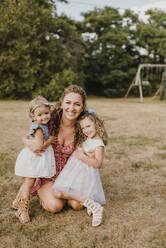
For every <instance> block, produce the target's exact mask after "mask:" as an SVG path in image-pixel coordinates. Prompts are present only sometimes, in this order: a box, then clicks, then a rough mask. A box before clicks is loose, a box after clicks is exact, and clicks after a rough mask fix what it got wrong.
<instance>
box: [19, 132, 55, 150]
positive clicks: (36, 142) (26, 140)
mask: <svg viewBox="0 0 166 248" xmlns="http://www.w3.org/2000/svg"><path fill="white" fill-rule="evenodd" d="M38 130H40V131H41V133H42V130H41V129H37V131H38ZM37 131H36V132H35V138H34V139H30V136H29V135H26V136H25V137H23V144H24V145H25V146H27V147H28V148H29V149H30V150H31V151H32V152H34V153H40V152H43V151H45V149H46V148H47V147H48V146H49V145H50V144H54V143H56V137H55V136H50V137H49V139H48V140H46V141H44V140H43V138H42V140H41V139H40V138H41V137H38V133H37ZM41 133H40V134H41ZM40 134H39V136H40ZM42 134H43V133H42Z"/></svg>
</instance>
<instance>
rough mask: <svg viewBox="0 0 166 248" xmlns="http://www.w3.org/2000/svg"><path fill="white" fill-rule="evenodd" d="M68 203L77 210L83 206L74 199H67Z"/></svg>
mask: <svg viewBox="0 0 166 248" xmlns="http://www.w3.org/2000/svg"><path fill="white" fill-rule="evenodd" d="M68 205H69V206H70V207H72V208H73V209H74V210H77V211H78V210H80V209H82V208H83V206H82V205H81V204H80V203H79V202H78V201H75V200H68Z"/></svg>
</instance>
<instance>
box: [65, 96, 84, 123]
mask: <svg viewBox="0 0 166 248" xmlns="http://www.w3.org/2000/svg"><path fill="white" fill-rule="evenodd" d="M61 108H62V110H63V117H65V118H66V119H68V120H76V119H77V118H78V116H79V115H80V113H81V112H82V110H83V101H82V96H81V95H80V94H78V93H73V92H71V93H68V94H66V95H65V97H64V99H63V101H62V105H61Z"/></svg>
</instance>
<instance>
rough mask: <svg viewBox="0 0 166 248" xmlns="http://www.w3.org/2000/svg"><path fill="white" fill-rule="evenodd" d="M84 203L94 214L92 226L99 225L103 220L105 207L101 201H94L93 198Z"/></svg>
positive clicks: (88, 210)
mask: <svg viewBox="0 0 166 248" xmlns="http://www.w3.org/2000/svg"><path fill="white" fill-rule="evenodd" d="M83 205H84V207H86V208H87V212H88V213H92V214H93V220H92V226H99V225H100V224H101V222H102V217H103V207H102V206H101V205H100V204H99V203H97V202H94V201H93V200H91V199H86V200H85V201H84V202H83ZM90 211H91V212H90Z"/></svg>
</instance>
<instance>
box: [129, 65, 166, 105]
mask: <svg viewBox="0 0 166 248" xmlns="http://www.w3.org/2000/svg"><path fill="white" fill-rule="evenodd" d="M145 67H147V68H148V69H150V68H159V69H162V68H163V69H164V72H163V73H162V80H161V85H160V88H159V89H158V90H157V92H156V93H155V95H154V97H153V98H155V97H156V96H157V95H159V94H160V99H164V97H165V98H166V64H140V65H139V66H138V70H137V73H136V76H135V77H134V79H133V81H132V83H131V84H130V86H129V88H128V90H127V93H126V95H125V96H124V98H127V97H128V95H129V93H130V90H131V89H132V87H133V86H138V88H139V94H140V102H141V103H143V92H142V86H143V85H150V83H149V81H141V70H142V69H143V68H145ZM164 90H165V93H163V92H164Z"/></svg>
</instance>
